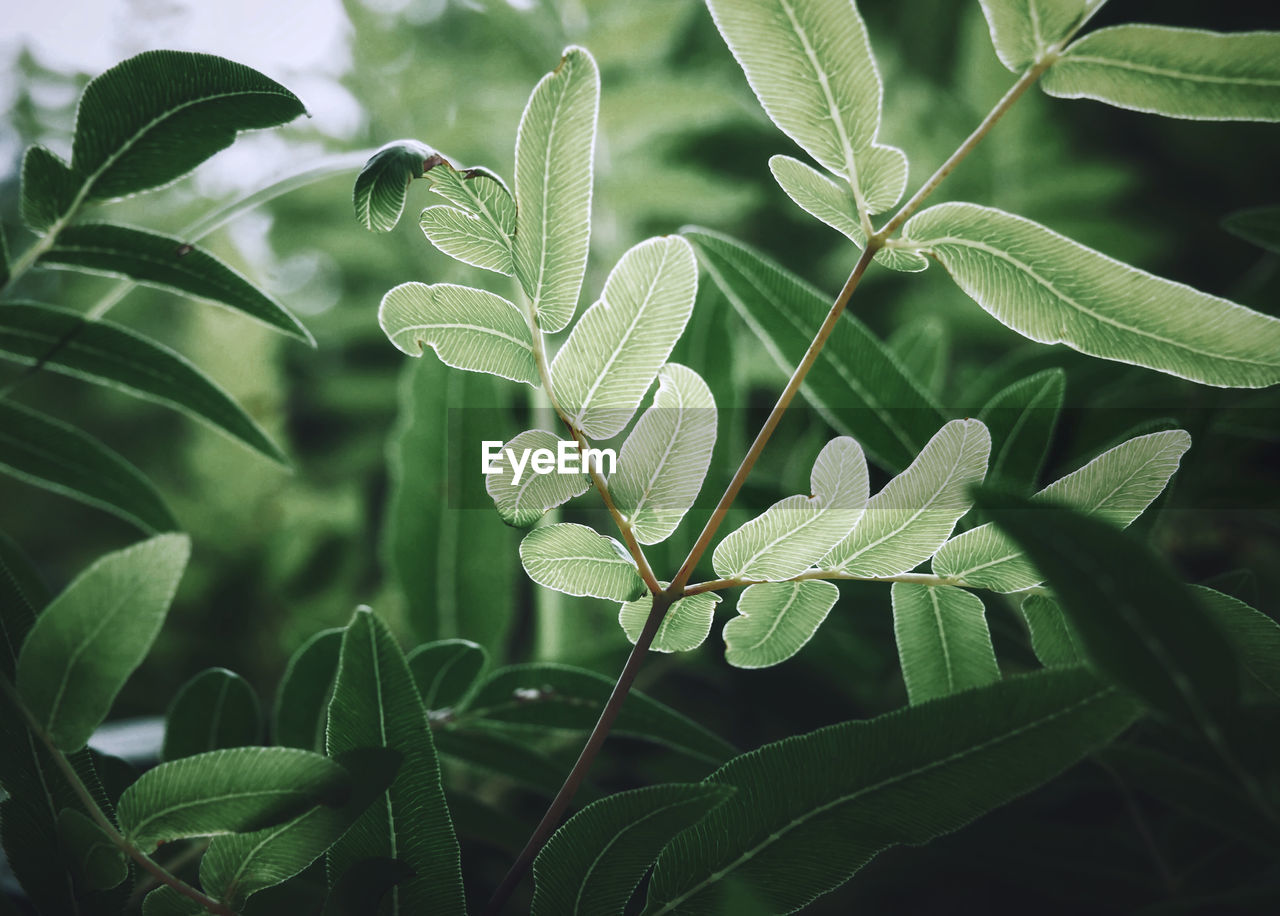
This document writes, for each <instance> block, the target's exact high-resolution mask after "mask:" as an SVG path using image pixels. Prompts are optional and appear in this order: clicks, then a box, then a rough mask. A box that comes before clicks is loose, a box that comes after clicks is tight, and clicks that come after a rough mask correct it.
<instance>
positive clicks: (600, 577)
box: [520, 523, 645, 601]
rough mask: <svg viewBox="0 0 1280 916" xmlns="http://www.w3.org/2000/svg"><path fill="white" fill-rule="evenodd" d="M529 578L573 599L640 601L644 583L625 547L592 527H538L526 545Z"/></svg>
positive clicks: (522, 547)
mask: <svg viewBox="0 0 1280 916" xmlns="http://www.w3.org/2000/svg"><path fill="white" fill-rule="evenodd" d="M520 562H521V563H522V564H524V571H525V572H527V573H528V574H529V578H530V579H532V580H533V581H534V582H537V583H538V584H539V585H542V586H545V587H546V588H552V589H555V590H556V591H558V592H564V593H565V594H567V595H578V596H591V597H593V598H608V599H611V600H613V601H634V600H635V599H636V598H639V597H640V596H641V595H642V594H644V590H645V585H644V581H643V580H642V579H641V578H640V573H639V572H637V570H636V564H635V561H634V560H632V559H631V556H630V555H629V554H628V553H627V550H626V548H625V547H623V546H622V545H621V544H619V543H618V542H617V541H616V540H614V539H613V538H611V537H605V536H604V535H602V534H599V533H597V532H596V531H595V530H594V529H591V528H588V527H587V526H586V525H574V524H569V523H562V524H559V525H548V526H546V527H545V528H535V529H534V530H533V531H530V532H529V533H528V534H527V535H525V538H524V540H523V541H521V542H520Z"/></svg>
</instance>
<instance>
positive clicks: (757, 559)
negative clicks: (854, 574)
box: [711, 436, 868, 648]
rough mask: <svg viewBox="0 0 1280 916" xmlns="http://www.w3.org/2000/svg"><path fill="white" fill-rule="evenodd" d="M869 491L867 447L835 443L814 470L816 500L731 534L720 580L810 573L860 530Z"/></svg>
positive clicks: (715, 559) (778, 509) (781, 508)
mask: <svg viewBox="0 0 1280 916" xmlns="http://www.w3.org/2000/svg"><path fill="white" fill-rule="evenodd" d="M867 487H868V484H867V459H866V458H865V457H864V456H863V454H862V449H861V447H860V446H859V445H858V443H857V442H855V441H854V440H853V439H850V438H848V437H843V436H842V437H839V438H836V439H832V440H831V441H830V442H828V443H827V444H826V446H825V447H824V448H823V449H822V451H821V453H819V455H818V459H817V461H815V462H814V464H813V471H812V473H811V475H810V478H809V488H810V492H811V494H812V495H810V496H789V497H787V498H786V499H784V500H781V501H779V502H776V503H774V504H773V505H772V506H770V507H769V508H768V509H767V510H766V511H765V513H764V514H763V515H760V516H757V517H756V518H753V519H752V520H751V521H749V522H747V523H746V524H745V525H743V526H742V527H741V528H738V529H737V530H736V531H734V532H732V533H731V534H729V536H728V537H726V538H725V539H724V540H723V541H721V542H720V543H719V544H718V545H717V546H716V550H715V553H714V554H713V555H712V558H711V565H712V566H713V567H714V569H715V571H716V575H718V576H720V577H721V578H725V579H730V578H739V579H764V580H770V581H781V580H783V579H789V578H791V577H792V576H794V575H797V574H799V573H801V572H804V570H806V569H808V568H809V567H810V566H812V565H813V564H814V563H816V562H817V561H818V560H819V559H820V558H822V557H823V556H825V555H826V554H827V553H828V552H829V551H830V550H831V549H832V548H833V547H835V546H836V545H838V544H839V543H841V541H842V540H843V539H844V538H846V537H847V536H848V535H849V533H850V532H852V531H855V530H856V528H855V527H854V526H856V525H858V523H859V520H860V519H862V517H863V513H864V512H865V510H866V509H867V507H868V503H867ZM797 648H799V647H797Z"/></svg>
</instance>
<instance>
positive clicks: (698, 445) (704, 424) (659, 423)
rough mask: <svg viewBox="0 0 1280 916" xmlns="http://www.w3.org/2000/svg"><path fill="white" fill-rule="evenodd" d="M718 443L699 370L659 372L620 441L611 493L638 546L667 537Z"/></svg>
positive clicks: (711, 402) (672, 367)
mask: <svg viewBox="0 0 1280 916" xmlns="http://www.w3.org/2000/svg"><path fill="white" fill-rule="evenodd" d="M715 444H716V402H715V398H714V397H713V396H712V394H711V389H710V388H708V387H707V383H706V382H704V381H703V380H702V377H701V376H700V375H698V373H696V372H694V371H693V370H692V369H689V368H687V367H685V366H681V365H680V364H678V363H667V365H665V366H663V367H662V369H661V370H660V371H659V372H658V391H657V393H656V394H654V396H653V405H652V406H651V407H650V408H649V409H648V410H646V411H645V412H644V413H643V414H642V415H641V417H640V419H639V420H638V421H637V422H636V425H635V428H634V429H632V431H631V434H630V435H629V436H627V438H626V441H625V442H623V443H622V450H621V452H620V454H619V455H618V470H617V472H616V473H615V474H613V475H612V476H610V478H609V493H610V495H611V496H612V497H613V502H614V504H615V505H616V506H617V507H618V511H620V512H622V514H623V515H625V516H626V517H627V518H628V520H629V521H630V522H631V524H632V526H633V528H634V530H635V535H636V540H637V541H639V542H640V543H641V544H659V543H661V542H662V541H665V540H666V539H667V538H669V537H670V536H671V535H672V533H674V532H675V530H676V528H677V527H678V526H679V524H680V521H681V519H683V518H684V515H685V513H686V512H688V511H689V508H690V507H691V506H692V505H693V503H694V500H696V499H697V498H698V491H699V490H701V489H702V482H703V480H704V479H705V478H706V476H707V468H708V467H710V465H711V453H712V451H713V450H714V449H715Z"/></svg>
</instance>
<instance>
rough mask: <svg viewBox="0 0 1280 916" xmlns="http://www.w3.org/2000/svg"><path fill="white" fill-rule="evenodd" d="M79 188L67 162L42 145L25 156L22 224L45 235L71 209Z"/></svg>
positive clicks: (30, 149) (23, 161)
mask: <svg viewBox="0 0 1280 916" xmlns="http://www.w3.org/2000/svg"><path fill="white" fill-rule="evenodd" d="M79 188H80V185H79V183H78V181H77V179H76V176H75V175H74V174H72V172H71V169H69V168H67V165H66V163H64V162H63V161H62V160H61V159H59V158H58V157H57V156H55V155H54V154H53V153H51V152H49V151H48V150H47V149H45V148H44V147H43V146H33V147H31V148H29V149H28V150H27V153H26V155H25V156H23V157H22V204H21V208H22V221H23V222H24V223H26V224H27V225H28V226H29V227H31V229H32V230H34V231H35V232H44V231H45V230H46V229H49V228H50V227H51V226H52V225H53V224H54V223H56V222H57V221H58V220H59V219H60V218H61V217H62V216H63V215H64V214H66V213H68V212H69V211H70V210H71V207H72V206H73V204H74V201H75V199H76V195H77V193H78V192H79Z"/></svg>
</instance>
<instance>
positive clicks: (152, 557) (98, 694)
mask: <svg viewBox="0 0 1280 916" xmlns="http://www.w3.org/2000/svg"><path fill="white" fill-rule="evenodd" d="M190 552H191V542H190V541H189V540H188V538H187V536H186V535H182V534H162V535H160V536H158V537H154V538H152V539H151V540H149V541H143V542H142V543H140V544H135V545H134V546H133V547H129V548H127V549H125V550H121V551H117V552H115V553H110V554H107V555H106V556H104V557H102V558H101V559H99V560H98V561H97V562H96V563H94V564H93V565H92V566H90V567H89V568H88V569H87V570H85V571H84V572H83V573H81V574H80V575H79V576H77V577H76V579H75V581H73V582H72V583H71V584H70V585H68V586H67V587H66V589H65V590H64V591H63V592H62V593H61V594H60V595H58V597H57V598H55V599H53V602H52V603H51V604H50V605H49V606H48V607H47V608H46V609H45V610H44V612H43V613H42V614H41V615H40V617H39V618H38V619H37V620H36V623H35V626H33V627H32V628H31V632H30V633H29V634H27V638H26V641H25V642H24V643H23V645H22V653H21V655H19V657H18V673H17V680H18V690H19V691H20V692H21V694H22V697H23V699H24V700H25V702H26V704H27V707H28V708H29V709H30V710H31V713H32V715H34V716H35V718H36V721H38V722H39V723H40V724H41V726H42V727H43V728H44V729H45V730H46V731H48V732H49V734H50V735H52V736H53V739H54V741H56V742H57V744H58V746H59V747H60V748H62V749H63V750H66V751H74V750H77V749H79V748H81V747H84V745H85V743H86V742H87V741H88V740H89V736H90V735H91V734H92V733H93V730H94V729H95V728H97V727H98V725H99V724H101V723H102V720H103V719H105V718H106V716H107V712H108V711H109V710H110V709H111V703H112V701H113V700H115V697H116V694H117V693H119V692H120V688H121V687H123V686H124V682H125V681H126V680H127V679H128V678H129V675H130V674H132V673H133V670H134V669H135V668H137V667H138V665H139V664H141V662H142V660H143V659H144V658H145V657H146V655H147V652H148V651H149V650H150V648H151V643H152V642H153V641H154V640H155V638H156V634H157V633H159V632H160V627H161V625H162V624H163V623H164V618H165V615H166V614H167V613H168V611H169V603H170V602H171V601H172V600H173V594H174V592H175V591H176V590H177V588H178V580H179V579H181V578H182V572H183V570H184V569H185V568H186V565H187V557H188V555H189V554H190Z"/></svg>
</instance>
